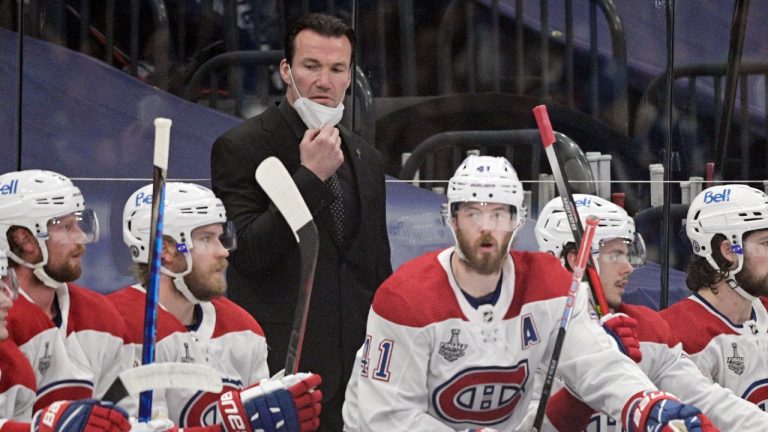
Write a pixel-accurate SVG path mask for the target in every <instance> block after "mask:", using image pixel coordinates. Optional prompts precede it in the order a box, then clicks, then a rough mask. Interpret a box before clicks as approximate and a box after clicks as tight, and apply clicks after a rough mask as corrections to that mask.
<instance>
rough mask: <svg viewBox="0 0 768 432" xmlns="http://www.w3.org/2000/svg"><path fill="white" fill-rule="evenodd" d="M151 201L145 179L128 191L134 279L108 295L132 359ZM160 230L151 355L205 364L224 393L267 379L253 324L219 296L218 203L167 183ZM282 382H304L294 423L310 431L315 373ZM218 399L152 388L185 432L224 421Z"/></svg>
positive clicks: (221, 231) (221, 244)
mask: <svg viewBox="0 0 768 432" xmlns="http://www.w3.org/2000/svg"><path fill="white" fill-rule="evenodd" d="M152 198H153V197H152V185H151V184H150V185H147V186H144V187H142V188H140V189H139V190H137V191H136V192H134V193H133V194H132V195H131V196H130V197H129V198H128V201H127V202H126V204H125V208H124V211H123V239H124V241H125V243H126V245H127V246H128V248H129V250H130V252H131V255H132V257H133V261H134V263H135V264H136V273H137V279H138V283H137V284H136V285H132V286H130V287H126V288H123V289H121V290H119V291H117V292H115V293H113V294H111V295H109V297H108V298H109V300H111V301H112V302H113V304H114V305H115V307H116V308H117V309H118V311H119V312H120V314H121V315H122V316H123V317H125V320H126V324H127V327H128V341H129V343H130V344H131V346H132V347H133V348H134V356H135V359H136V362H137V364H138V363H140V362H141V348H142V346H141V343H142V338H143V335H144V328H143V316H144V305H145V299H146V291H145V287H146V286H147V283H148V277H149V275H148V274H147V273H148V265H147V262H148V257H149V251H148V248H149V247H150V242H149V236H150V226H151V224H150V221H151V211H152ZM163 234H164V235H163V237H164V242H163V249H162V254H161V266H162V267H161V275H160V285H159V297H158V298H159V303H160V304H159V308H158V317H157V342H156V347H155V352H156V354H155V357H156V359H155V360H156V361H157V362H187V363H201V364H206V365H209V366H211V367H213V368H214V369H216V370H217V371H219V372H220V373H221V380H222V383H223V384H224V390H223V391H224V392H227V391H230V390H234V391H233V392H232V393H230V394H231V395H235V394H239V390H241V389H243V388H245V387H249V386H252V385H254V384H258V383H259V382H260V380H262V379H265V378H268V377H269V371H268V368H267V344H266V341H265V339H264V333H263V331H262V329H261V327H260V326H259V324H258V323H257V322H256V321H255V320H254V319H253V317H252V316H251V315H250V314H248V313H247V312H245V311H244V310H243V309H242V308H240V307H239V306H237V305H236V304H234V303H233V302H231V301H230V300H228V299H227V298H225V297H224V293H225V291H226V288H227V283H226V279H225V273H226V269H227V256H228V255H229V252H228V250H230V249H231V248H233V247H234V241H235V237H234V230H233V227H232V225H231V223H227V219H226V213H225V210H224V206H223V204H222V203H221V200H219V199H218V198H217V197H216V196H215V195H214V194H213V192H211V191H210V190H209V189H207V188H205V187H203V186H199V185H196V184H192V183H176V182H170V183H168V184H167V185H166V189H165V214H164V221H163ZM282 382H283V383H288V384H287V385H286V386H287V387H290V386H291V385H294V384H302V385H307V386H308V388H307V389H306V390H303V391H302V392H299V393H298V394H297V395H296V396H297V397H299V396H307V395H311V398H312V403H311V404H309V405H307V407H306V409H305V410H304V411H302V413H301V415H303V416H304V417H305V418H304V419H303V420H302V422H303V423H304V424H301V425H297V427H301V428H302V430H314V429H315V428H317V425H318V422H319V420H318V418H317V416H318V414H319V412H320V405H319V401H320V399H321V398H322V393H321V392H320V391H319V390H317V391H312V389H313V387H315V386H316V385H317V383H319V376H317V375H313V374H302V375H299V376H296V377H293V378H289V377H286V378H284V380H283V381H282ZM277 383H278V384H279V383H280V381H279V380H278V381H277ZM310 383H314V384H311V385H310ZM274 384H275V383H274V382H268V383H263V384H262V385H261V388H263V389H268V388H272V387H273V386H274ZM261 388H260V389H259V390H261ZM308 392H309V393H308ZM248 394H250V393H248ZM219 399H220V395H219V394H212V393H201V392H199V391H196V390H190V389H167V390H165V391H155V392H154V401H153V410H155V411H156V413H157V415H159V416H160V417H168V418H169V419H170V420H171V421H173V422H174V423H175V424H176V425H177V426H178V427H184V428H185V429H186V430H190V427H198V426H212V425H213V426H214V427H213V428H208V429H209V430H218V429H219V428H220V426H219V425H218V423H222V422H224V423H226V421H225V420H226V418H223V417H226V416H222V415H221V413H220V411H217V410H216V405H217V403H218V404H219V405H221V403H222V402H221V401H220V400H219ZM289 401H290V398H289ZM292 403H294V402H292ZM289 405H290V404H289ZM288 408H290V406H289V407H288ZM129 411H133V410H132V409H131V410H129ZM251 414H252V413H251ZM248 417H250V416H248ZM245 424H248V423H245ZM267 425H268V423H266V420H264V422H262V423H254V428H255V429H259V428H263V429H264V430H268V431H269V430H272V429H270V428H269V427H267ZM297 430H298V429H297Z"/></svg>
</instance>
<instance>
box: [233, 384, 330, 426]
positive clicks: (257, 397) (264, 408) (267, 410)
mask: <svg viewBox="0 0 768 432" xmlns="http://www.w3.org/2000/svg"><path fill="white" fill-rule="evenodd" d="M321 382H322V379H321V378H320V375H317V374H313V373H298V374H295V375H288V376H285V377H282V378H280V379H264V380H262V381H261V382H260V383H259V384H256V385H255V386H252V387H249V388H247V389H245V390H243V391H241V392H238V391H229V392H226V393H224V394H222V395H221V398H220V399H219V402H218V408H219V413H220V414H221V416H222V419H223V427H224V430H226V431H227V432H254V431H258V430H264V431H267V432H269V431H276V430H278V429H279V430H280V431H286V432H310V431H314V430H317V428H318V427H319V426H320V419H319V415H320V410H321V405H320V401H321V400H322V399H323V393H322V392H321V391H320V390H319V389H318V388H317V386H319V385H320V383H321Z"/></svg>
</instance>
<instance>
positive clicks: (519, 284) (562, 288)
mask: <svg viewBox="0 0 768 432" xmlns="http://www.w3.org/2000/svg"><path fill="white" fill-rule="evenodd" d="M511 255H512V261H513V262H514V264H515V298H516V299H519V300H522V301H523V302H525V303H530V302H534V301H540V300H549V299H552V298H557V297H564V296H567V295H568V290H569V289H570V287H571V282H572V280H573V276H572V275H571V273H570V272H569V271H568V270H566V269H565V268H564V267H563V265H562V264H561V263H560V260H559V259H557V258H555V257H554V256H552V255H551V254H548V253H546V252H525V251H512V252H511Z"/></svg>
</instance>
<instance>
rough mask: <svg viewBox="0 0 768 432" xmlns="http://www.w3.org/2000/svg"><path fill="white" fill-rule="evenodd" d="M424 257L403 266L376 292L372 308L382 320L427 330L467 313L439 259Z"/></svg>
mask: <svg viewBox="0 0 768 432" xmlns="http://www.w3.org/2000/svg"><path fill="white" fill-rule="evenodd" d="M440 252H442V251H435V252H430V253H427V254H424V255H422V256H420V257H418V258H414V259H412V260H411V261H408V262H407V263H405V264H403V265H402V266H400V267H399V268H398V269H397V270H396V271H395V272H394V273H392V275H391V276H389V277H388V278H387V279H386V280H385V281H384V282H383V283H382V284H381V286H380V287H379V289H377V290H376V295H375V296H374V298H373V305H372V306H371V308H372V309H373V310H374V311H375V312H376V314H378V315H379V316H381V317H382V318H384V319H386V320H388V321H391V322H394V323H396V324H400V325H404V326H409V327H425V326H427V325H429V324H432V323H436V322H441V321H445V320H447V319H450V318H462V319H466V317H464V314H463V313H462V312H461V308H460V307H459V304H458V302H457V300H456V295H455V294H454V292H453V289H452V288H451V285H450V282H449V281H448V275H447V274H446V273H445V269H444V268H443V266H442V265H440V262H439V261H438V259H437V255H438V254H439V253H440Z"/></svg>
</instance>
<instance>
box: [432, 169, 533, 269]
mask: <svg viewBox="0 0 768 432" xmlns="http://www.w3.org/2000/svg"><path fill="white" fill-rule="evenodd" d="M447 195H448V205H447V207H446V208H444V209H443V213H444V214H443V216H444V217H445V220H446V223H447V224H448V226H449V227H451V233H452V234H453V238H454V241H455V242H456V252H457V253H458V255H459V257H460V258H461V259H465V257H464V254H463V252H462V251H461V249H460V248H459V241H458V238H457V237H456V232H455V231H454V229H453V225H451V223H450V220H451V218H452V217H453V216H454V215H455V212H456V211H457V210H458V205H459V204H461V203H465V202H479V203H495V204H507V205H509V206H510V207H511V209H510V210H511V211H512V213H513V216H515V218H514V219H513V224H512V226H511V231H512V236H511V237H510V240H509V244H508V245H507V249H509V248H510V247H511V246H512V242H513V241H514V239H515V235H516V233H517V231H518V230H519V229H520V227H522V226H523V223H525V217H526V208H525V205H523V184H522V183H520V180H519V179H518V178H517V173H516V172H515V169H514V168H512V164H510V163H509V161H508V160H507V159H505V158H503V157H500V156H499V157H495V156H476V155H470V156H469V157H467V158H466V159H464V161H463V162H462V163H461V165H459V167H458V168H457V169H456V172H455V173H454V175H453V177H451V179H450V180H449V181H448V193H447Z"/></svg>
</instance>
